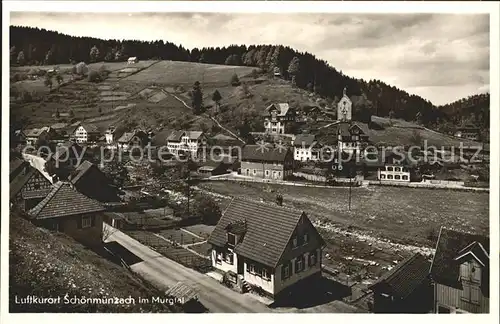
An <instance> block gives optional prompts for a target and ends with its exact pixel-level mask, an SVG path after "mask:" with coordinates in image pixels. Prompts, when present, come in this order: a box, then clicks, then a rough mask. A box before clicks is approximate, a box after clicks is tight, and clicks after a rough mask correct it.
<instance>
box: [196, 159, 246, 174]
mask: <svg viewBox="0 0 500 324" xmlns="http://www.w3.org/2000/svg"><path fill="white" fill-rule="evenodd" d="M237 167H238V162H237V159H236V158H235V157H232V156H229V155H219V156H214V157H213V159H207V160H206V161H203V162H200V163H199V167H198V169H197V172H198V174H200V175H206V176H214V175H221V174H226V173H230V172H232V171H234V170H235V169H236V170H237Z"/></svg>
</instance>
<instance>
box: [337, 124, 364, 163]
mask: <svg viewBox="0 0 500 324" xmlns="http://www.w3.org/2000/svg"><path fill="white" fill-rule="evenodd" d="M334 127H336V128H337V145H338V148H339V150H340V151H341V152H346V153H356V154H358V155H359V154H360V152H361V149H362V145H363V144H364V143H367V142H368V135H366V134H365V132H364V131H363V129H362V128H361V127H360V126H359V125H357V124H356V123H352V122H340V123H338V124H337V125H334Z"/></svg>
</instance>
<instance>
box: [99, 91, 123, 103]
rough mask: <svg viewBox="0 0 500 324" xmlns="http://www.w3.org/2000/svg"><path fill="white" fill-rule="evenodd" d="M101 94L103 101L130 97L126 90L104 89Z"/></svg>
mask: <svg viewBox="0 0 500 324" xmlns="http://www.w3.org/2000/svg"><path fill="white" fill-rule="evenodd" d="M99 95H100V97H101V101H119V100H127V99H128V97H130V93H128V92H124V91H102V92H101V93H100V94H99Z"/></svg>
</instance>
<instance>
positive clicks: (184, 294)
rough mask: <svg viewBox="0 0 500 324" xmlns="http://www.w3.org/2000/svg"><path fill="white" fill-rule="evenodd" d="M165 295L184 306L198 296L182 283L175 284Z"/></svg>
mask: <svg viewBox="0 0 500 324" xmlns="http://www.w3.org/2000/svg"><path fill="white" fill-rule="evenodd" d="M165 294H166V295H167V296H168V297H170V298H176V299H177V300H179V301H180V304H185V303H187V302H189V301H190V300H192V299H195V298H197V296H198V294H197V293H196V290H194V289H193V288H192V287H191V286H189V285H188V284H186V283H184V282H178V283H176V284H175V285H174V286H173V287H172V288H170V289H169V290H167V292H166V293H165Z"/></svg>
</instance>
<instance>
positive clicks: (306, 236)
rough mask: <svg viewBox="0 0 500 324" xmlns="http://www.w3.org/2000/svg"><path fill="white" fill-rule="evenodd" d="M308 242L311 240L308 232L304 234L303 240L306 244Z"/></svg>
mask: <svg viewBox="0 0 500 324" xmlns="http://www.w3.org/2000/svg"><path fill="white" fill-rule="evenodd" d="M307 242H309V235H307V233H306V234H304V242H303V243H304V245H305V244H307Z"/></svg>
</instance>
